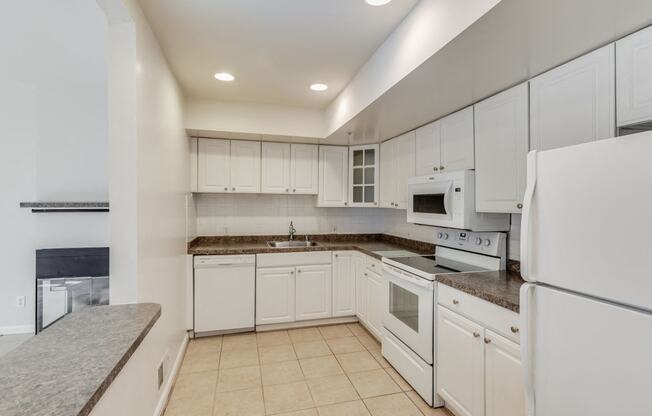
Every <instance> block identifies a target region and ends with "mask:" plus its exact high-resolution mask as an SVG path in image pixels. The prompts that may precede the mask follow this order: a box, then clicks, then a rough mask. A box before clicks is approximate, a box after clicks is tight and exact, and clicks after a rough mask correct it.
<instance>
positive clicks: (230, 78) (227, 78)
mask: <svg viewBox="0 0 652 416" xmlns="http://www.w3.org/2000/svg"><path fill="white" fill-rule="evenodd" d="M215 79H219V80H220V81H233V80H234V79H235V77H234V76H233V75H231V74H229V73H228V72H218V73H217V74H215Z"/></svg>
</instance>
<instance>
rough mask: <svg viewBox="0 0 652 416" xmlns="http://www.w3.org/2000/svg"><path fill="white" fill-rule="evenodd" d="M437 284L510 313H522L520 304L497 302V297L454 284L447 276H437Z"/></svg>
mask: <svg viewBox="0 0 652 416" xmlns="http://www.w3.org/2000/svg"><path fill="white" fill-rule="evenodd" d="M478 273H484V272H478ZM467 274H469V273H467ZM470 274H472V273H470ZM436 282H437V283H441V284H443V285H446V286H448V287H451V288H453V289H455V290H459V291H460V292H464V293H466V294H468V295H470V296H474V297H476V298H478V299H482V300H484V301H486V302H489V303H491V304H492V305H496V306H498V307H501V308H503V309H507V310H509V311H512V312H515V313H520V310H521V307H520V304H519V303H516V302H512V301H509V300H507V299H504V298H503V299H500V300H497V299H496V298H495V297H492V296H491V295H489V294H486V293H483V292H479V291H478V290H477V289H476V288H473V287H471V286H468V285H465V284H461V283H459V282H453V281H452V280H450V279H447V278H446V275H444V276H437V278H436Z"/></svg>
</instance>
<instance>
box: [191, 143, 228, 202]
mask: <svg viewBox="0 0 652 416" xmlns="http://www.w3.org/2000/svg"><path fill="white" fill-rule="evenodd" d="M230 161H231V141H230V140H216V139H199V140H198V143H197V190H198V191H199V192H229V191H230V190H231V168H230Z"/></svg>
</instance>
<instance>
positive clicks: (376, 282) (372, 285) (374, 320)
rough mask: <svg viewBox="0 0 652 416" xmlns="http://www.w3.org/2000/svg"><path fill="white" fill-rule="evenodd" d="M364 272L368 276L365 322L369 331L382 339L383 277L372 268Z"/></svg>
mask: <svg viewBox="0 0 652 416" xmlns="http://www.w3.org/2000/svg"><path fill="white" fill-rule="evenodd" d="M364 274H365V277H366V278H367V281H366V286H367V293H366V297H367V310H366V316H367V319H366V320H365V321H364V323H365V324H366V327H367V329H368V330H369V332H371V333H372V334H373V335H375V336H376V338H378V339H380V338H382V329H383V313H384V307H383V305H384V302H383V300H384V299H385V290H384V287H383V277H382V276H381V275H379V274H377V273H374V272H372V271H370V270H367V271H365V273H364Z"/></svg>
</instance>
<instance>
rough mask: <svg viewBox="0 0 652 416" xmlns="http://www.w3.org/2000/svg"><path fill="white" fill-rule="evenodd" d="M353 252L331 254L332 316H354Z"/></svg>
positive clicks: (354, 255) (354, 253)
mask: <svg viewBox="0 0 652 416" xmlns="http://www.w3.org/2000/svg"><path fill="white" fill-rule="evenodd" d="M356 257H358V256H357V255H356V252H355V251H334V252H333V316H334V317H335V316H353V315H355V301H356V290H355V289H356V288H355V258H356Z"/></svg>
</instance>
